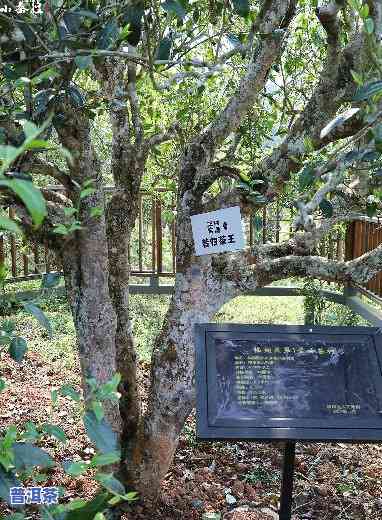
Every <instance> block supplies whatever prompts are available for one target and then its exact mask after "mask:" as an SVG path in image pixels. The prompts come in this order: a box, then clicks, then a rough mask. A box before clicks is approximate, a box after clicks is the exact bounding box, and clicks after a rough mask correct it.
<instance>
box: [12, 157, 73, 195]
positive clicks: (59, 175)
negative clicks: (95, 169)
mask: <svg viewBox="0 0 382 520" xmlns="http://www.w3.org/2000/svg"><path fill="white" fill-rule="evenodd" d="M21 170H22V171H24V172H28V173H30V174H32V175H46V176H48V177H52V178H53V179H55V180H56V181H58V182H59V183H60V184H61V185H62V186H64V187H65V188H67V189H69V190H73V188H79V185H78V184H77V183H76V182H75V181H73V180H72V179H71V178H70V176H69V175H68V174H67V173H65V172H64V171H62V170H60V169H59V168H58V167H57V166H56V165H55V164H53V163H51V162H48V161H44V160H43V159H40V158H38V157H36V156H35V155H32V156H31V157H29V158H27V160H26V161H23V163H22V168H21Z"/></svg>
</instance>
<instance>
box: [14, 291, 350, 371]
mask: <svg viewBox="0 0 382 520" xmlns="http://www.w3.org/2000/svg"><path fill="white" fill-rule="evenodd" d="M36 287H38V282H33V283H31V282H29V283H28V284H24V285H23V286H21V287H20V286H18V287H17V290H30V289H33V288H36ZM11 289H12V290H15V289H16V287H15V286H13V287H12V288H11V287H9V290H11ZM168 303H169V297H168V296H153V295H132V296H131V317H132V320H133V329H134V334H135V338H136V344H137V350H138V352H139V355H140V357H141V359H144V360H149V358H150V354H151V350H152V346H153V342H154V340H155V337H156V335H157V333H158V331H159V330H160V328H161V325H162V321H163V318H164V315H165V313H166V310H167V307H168ZM41 308H42V309H43V310H44V312H45V313H46V315H47V317H48V318H49V320H50V321H51V324H52V328H53V338H52V339H49V337H48V335H47V333H46V331H45V330H44V329H43V328H42V327H41V326H40V325H39V323H38V322H37V321H36V320H35V319H34V318H32V317H31V316H30V315H27V314H26V313H25V312H22V311H20V310H18V311H16V312H15V313H13V314H12V319H13V320H14V321H15V323H16V326H17V332H18V333H19V334H20V335H22V336H24V337H25V339H26V340H27V341H28V344H29V348H30V349H32V350H34V351H37V352H39V353H40V354H41V355H42V356H43V358H44V359H45V360H46V361H48V362H53V363H55V364H57V365H58V366H62V367H65V368H69V369H70V368H73V367H74V366H75V365H76V350H75V331H74V326H73V320H72V317H71V314H70V310H69V306H68V304H67V302H66V299H65V297H64V296H58V295H53V294H52V295H50V296H46V297H44V298H43V299H42V300H41ZM214 321H217V322H220V323H224V322H237V323H272V324H303V323H304V298H303V297H284V296H280V297H267V296H256V297H253V296H241V297H238V298H236V299H235V300H233V301H231V302H229V303H227V304H226V305H224V307H222V309H221V310H220V311H219V312H218V313H217V314H216V316H215V320H214ZM324 323H325V324H328V325H334V324H337V325H339V324H342V323H344V309H343V308H341V306H339V305H334V304H331V305H330V306H329V307H328V309H327V311H326V312H325V319H324Z"/></svg>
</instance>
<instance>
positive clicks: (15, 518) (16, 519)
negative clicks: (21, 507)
mask: <svg viewBox="0 0 382 520" xmlns="http://www.w3.org/2000/svg"><path fill="white" fill-rule="evenodd" d="M25 519H26V517H25V516H24V515H23V514H22V513H14V514H13V515H9V516H6V517H5V519H4V520H25Z"/></svg>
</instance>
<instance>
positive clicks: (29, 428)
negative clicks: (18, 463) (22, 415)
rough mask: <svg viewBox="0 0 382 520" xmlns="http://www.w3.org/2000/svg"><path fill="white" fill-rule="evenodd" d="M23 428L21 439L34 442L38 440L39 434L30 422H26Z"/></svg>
mask: <svg viewBox="0 0 382 520" xmlns="http://www.w3.org/2000/svg"><path fill="white" fill-rule="evenodd" d="M24 428H25V432H24V433H23V439H25V440H26V441H36V440H37V439H39V438H40V434H39V432H38V431H37V428H36V426H35V424H34V423H33V422H32V421H28V422H26V423H25V425H24Z"/></svg>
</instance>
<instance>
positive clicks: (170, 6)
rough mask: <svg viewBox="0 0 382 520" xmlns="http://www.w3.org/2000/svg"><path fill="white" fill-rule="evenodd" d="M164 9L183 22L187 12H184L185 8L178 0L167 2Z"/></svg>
mask: <svg viewBox="0 0 382 520" xmlns="http://www.w3.org/2000/svg"><path fill="white" fill-rule="evenodd" d="M162 9H164V10H165V11H166V12H167V13H171V14H174V15H175V16H177V17H178V18H179V19H180V20H183V18H184V17H185V16H186V11H185V10H184V8H183V6H182V5H181V3H180V2H177V1H176V0H166V1H165V2H163V4H162Z"/></svg>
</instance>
